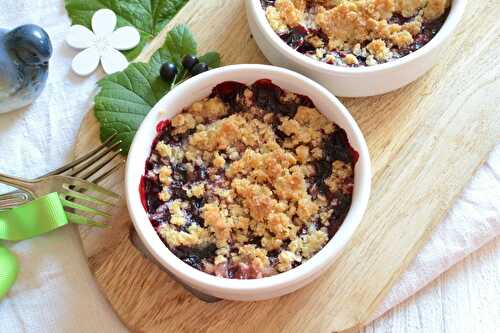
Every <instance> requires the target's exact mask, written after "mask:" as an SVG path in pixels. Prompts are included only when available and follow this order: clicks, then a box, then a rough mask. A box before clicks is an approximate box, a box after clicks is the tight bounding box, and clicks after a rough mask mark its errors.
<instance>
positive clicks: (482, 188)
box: [372, 144, 500, 319]
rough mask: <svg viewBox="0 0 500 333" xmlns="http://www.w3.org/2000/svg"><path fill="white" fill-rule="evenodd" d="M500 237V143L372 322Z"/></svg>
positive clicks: (393, 289)
mask: <svg viewBox="0 0 500 333" xmlns="http://www.w3.org/2000/svg"><path fill="white" fill-rule="evenodd" d="M498 235H500V144H498V145H497V146H496V148H495V150H494V151H493V152H492V153H491V154H490V156H489V158H488V161H487V162H486V164H485V165H484V166H483V167H481V169H480V170H479V171H478V172H477V173H476V175H475V176H474V178H473V179H472V180H471V182H470V183H469V184H468V185H467V187H466V188H465V190H464V192H463V193H462V195H461V196H460V198H459V199H458V200H457V202H456V203H455V204H454V206H453V208H452V209H450V211H449V212H448V214H447V216H446V218H445V220H444V221H443V222H441V224H439V225H438V226H437V228H436V230H435V232H434V234H433V236H432V237H431V239H430V240H429V242H428V243H427V245H425V246H424V248H423V249H422V250H421V251H420V253H419V254H418V255H417V257H416V258H415V260H414V262H413V264H412V265H411V266H410V267H409V268H408V270H407V271H406V272H405V273H404V274H403V276H402V277H401V278H400V280H399V281H398V283H397V284H396V285H395V286H394V287H393V288H392V290H391V291H390V292H389V294H388V295H387V296H386V298H385V300H384V302H383V303H382V304H381V305H380V307H379V308H378V310H377V312H376V313H375V314H374V316H373V318H372V319H375V318H377V317H379V316H381V315H382V314H383V313H385V312H386V311H387V310H389V309H391V308H392V307H394V306H396V305H397V304H399V303H401V302H402V301H404V300H405V299H407V298H408V297H410V296H411V295H413V294H415V293H416V292H417V291H419V290H420V289H422V288H423V287H425V286H426V285H427V284H428V283H429V282H431V281H432V280H434V279H435V278H436V277H438V276H439V275H440V274H441V273H443V272H444V271H446V270H448V269H449V268H450V267H451V266H453V265H454V264H456V263H457V262H458V261H460V260H462V259H463V258H464V257H466V256H467V255H469V254H470V253H472V252H474V251H476V250H477V249H479V248H480V247H481V246H483V245H485V244H486V243H488V242H489V241H491V240H493V239H494V238H495V237H497V236H498Z"/></svg>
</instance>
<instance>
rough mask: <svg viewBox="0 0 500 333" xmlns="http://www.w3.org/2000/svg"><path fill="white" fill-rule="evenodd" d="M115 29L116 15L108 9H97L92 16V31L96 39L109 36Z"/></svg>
mask: <svg viewBox="0 0 500 333" xmlns="http://www.w3.org/2000/svg"><path fill="white" fill-rule="evenodd" d="M115 27H116V15H115V13H114V12H113V11H112V10H110V9H99V10H98V11H97V12H95V13H94V16H92V30H93V31H94V33H95V34H96V36H98V37H103V36H107V35H109V34H111V33H112V32H113V30H115Z"/></svg>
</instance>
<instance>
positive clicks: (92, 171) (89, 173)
mask: <svg viewBox="0 0 500 333" xmlns="http://www.w3.org/2000/svg"><path fill="white" fill-rule="evenodd" d="M121 152H122V150H121V149H118V150H117V151H116V152H114V153H113V154H111V155H110V156H109V157H107V158H106V159H104V160H103V161H102V162H100V163H98V164H97V165H96V166H95V167H93V168H92V169H90V170H87V171H86V172H85V173H84V174H82V175H80V176H79V178H82V179H85V180H87V179H89V178H90V177H91V176H93V175H94V174H96V173H97V172H98V171H100V170H102V168H104V167H105V166H106V165H107V164H108V163H109V162H111V161H112V160H113V159H114V158H115V157H116V156H118V155H120V154H121Z"/></svg>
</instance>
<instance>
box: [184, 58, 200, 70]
mask: <svg viewBox="0 0 500 333" xmlns="http://www.w3.org/2000/svg"><path fill="white" fill-rule="evenodd" d="M199 62H200V60H198V58H196V57H195V56H194V55H191V54H188V55H186V56H185V57H184V58H183V59H182V66H184V68H185V69H187V70H188V71H190V70H191V69H192V68H193V67H194V65H196V64H197V63H199Z"/></svg>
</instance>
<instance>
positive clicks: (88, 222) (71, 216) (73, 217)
mask: <svg viewBox="0 0 500 333" xmlns="http://www.w3.org/2000/svg"><path fill="white" fill-rule="evenodd" d="M64 212H65V213H66V217H67V218H68V220H70V221H71V222H72V223H77V224H84V225H88V226H91V227H99V228H108V227H109V225H108V224H106V223H104V222H97V221H94V220H91V219H89V218H86V217H84V216H80V215H77V214H75V213H72V212H68V211H66V210H65V211H64Z"/></svg>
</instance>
